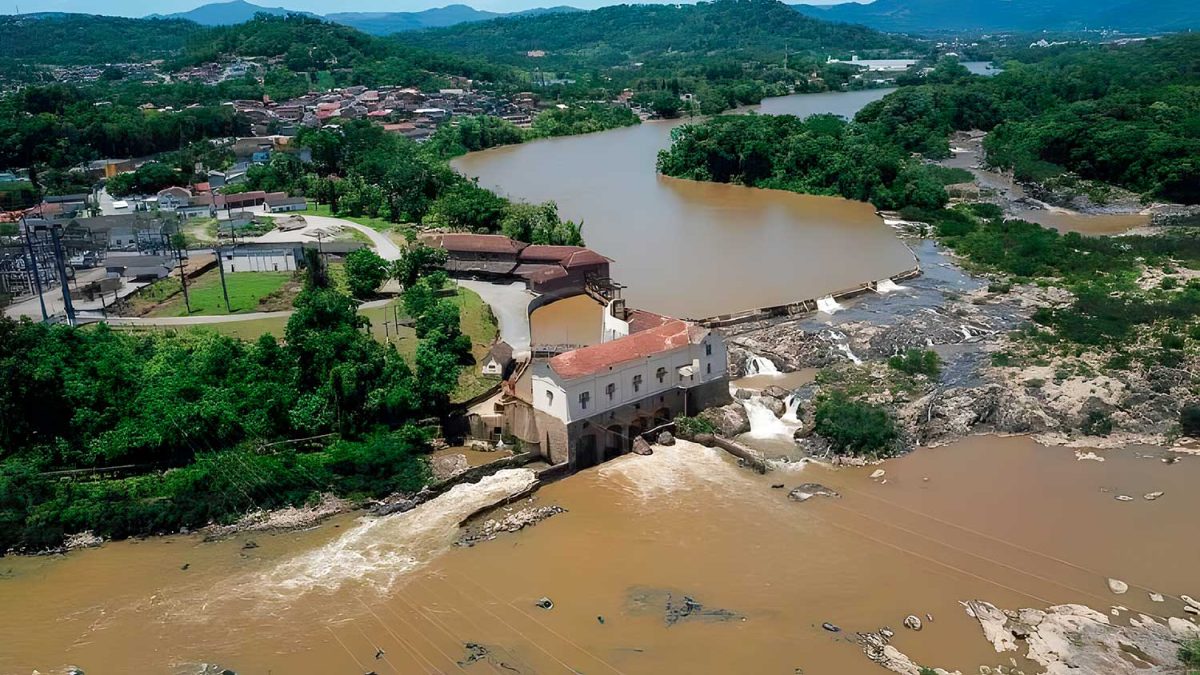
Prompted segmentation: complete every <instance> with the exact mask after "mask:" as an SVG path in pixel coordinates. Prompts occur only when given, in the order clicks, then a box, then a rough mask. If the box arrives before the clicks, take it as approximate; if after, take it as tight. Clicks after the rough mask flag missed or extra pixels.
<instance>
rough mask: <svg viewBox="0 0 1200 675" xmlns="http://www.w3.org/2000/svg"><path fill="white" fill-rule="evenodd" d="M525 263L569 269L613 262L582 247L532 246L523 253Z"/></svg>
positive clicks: (522, 257) (522, 258)
mask: <svg viewBox="0 0 1200 675" xmlns="http://www.w3.org/2000/svg"><path fill="white" fill-rule="evenodd" d="M521 260H522V261H525V262H556V263H558V264H560V265H562V266H563V267H565V268H567V269H572V268H574V267H581V266H585V265H599V264H605V263H610V262H612V261H611V260H609V259H608V258H605V257H604V256H602V255H600V254H599V253H596V252H595V251H593V250H591V249H587V248H583V247H582V246H548V245H545V244H530V245H529V246H526V247H525V249H524V250H522V251H521Z"/></svg>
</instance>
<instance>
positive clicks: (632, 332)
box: [432, 234, 729, 470]
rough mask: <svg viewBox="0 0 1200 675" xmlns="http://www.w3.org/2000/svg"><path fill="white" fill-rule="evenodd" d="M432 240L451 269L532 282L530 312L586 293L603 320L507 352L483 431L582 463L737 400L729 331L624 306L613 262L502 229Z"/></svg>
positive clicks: (553, 459) (480, 421)
mask: <svg viewBox="0 0 1200 675" xmlns="http://www.w3.org/2000/svg"><path fill="white" fill-rule="evenodd" d="M432 243H434V245H436V246H439V247H441V248H444V249H445V250H446V252H447V254H448V260H447V262H446V270H447V272H449V273H450V274H451V275H452V276H455V277H458V278H471V279H476V280H486V281H489V282H498V283H501V284H505V285H509V284H512V283H513V282H516V281H520V282H524V284H525V287H526V289H527V293H528V300H522V301H521V302H522V303H524V305H525V306H524V307H522V310H523V311H524V312H526V313H527V314H531V313H532V312H533V311H534V310H535V309H538V308H540V307H544V306H546V305H548V304H550V303H553V302H558V301H562V300H565V299H568V298H576V297H578V296H586V297H588V298H590V299H591V301H593V302H595V309H596V312H597V315H598V317H599V318H598V320H597V323H598V324H599V325H598V326H597V334H596V337H597V339H598V342H597V343H596V344H589V345H586V346H579V345H545V344H542V345H539V344H530V348H529V349H526V350H521V349H512V350H511V351H508V350H502V351H505V353H509V354H511V355H512V364H513V365H512V366H510V367H507V368H505V369H504V371H505V372H504V373H503V377H504V381H503V383H502V385H501V392H500V394H499V395H498V396H496V397H494V398H492V399H489V400H488V401H486V402H485V403H484V404H483V405H482V406H477V407H476V408H473V409H472V411H471V413H469V414H468V416H467V417H468V419H467V422H468V425H469V427H470V430H471V435H472V436H473V437H474V438H476V439H486V440H497V439H499V438H502V437H515V438H517V439H519V440H520V441H521V444H522V446H523V447H524V449H526V450H529V451H536V452H537V453H538V454H540V455H541V456H542V457H543V458H544V459H545V460H546V461H548V462H550V463H551V464H556V465H557V464H564V463H567V464H569V466H570V467H571V469H572V470H575V469H582V468H585V467H588V466H593V465H595V464H598V463H600V462H603V461H605V460H608V459H611V458H613V457H616V456H618V455H621V454H623V453H626V452H629V451H630V450H631V449H632V448H633V444H634V440H635V439H636V438H637V437H638V436H640V435H643V434H647V433H649V432H651V431H652V430H654V429H656V428H657V427H660V426H662V425H664V424H667V423H669V422H670V421H671V420H673V419H674V418H675V417H676V416H678V415H695V414H696V413H698V412H700V411H702V410H704V409H705V408H707V407H709V406H712V405H721V404H724V403H727V402H728V401H729V375H728V372H727V370H728V366H727V363H728V354H727V351H726V347H725V341H724V339H723V338H722V336H721V334H720V333H719V332H717V331H714V330H710V329H708V328H704V327H702V326H700V325H697V324H695V323H691V322H688V321H683V320H681V319H674V318H670V317H665V316H661V315H658V314H654V313H651V312H646V311H642V310H632V309H629V308H627V307H626V306H625V301H624V300H623V299H622V298H621V297H620V295H621V286H620V284H617V283H615V282H614V281H612V279H610V278H609V276H608V268H609V263H610V262H611V261H610V260H609V259H608V258H605V257H604V256H602V255H600V254H598V253H596V252H594V251H592V250H590V249H587V248H583V247H579V246H540V245H527V244H524V243H521V242H516V241H513V240H512V239H509V238H508V237H504V236H501V235H476V234H445V235H441V236H440V237H437V238H436V239H435V240H433V242H432ZM494 351H495V350H494ZM495 366H496V364H495V363H492V362H491V361H489V362H488V363H487V364H485V367H493V368H494V367H495Z"/></svg>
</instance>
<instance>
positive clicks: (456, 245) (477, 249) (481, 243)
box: [441, 232, 525, 255]
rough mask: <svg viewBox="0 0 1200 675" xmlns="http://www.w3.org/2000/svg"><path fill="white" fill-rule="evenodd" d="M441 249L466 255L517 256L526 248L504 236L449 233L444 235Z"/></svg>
mask: <svg viewBox="0 0 1200 675" xmlns="http://www.w3.org/2000/svg"><path fill="white" fill-rule="evenodd" d="M441 247H442V248H444V249H446V250H447V251H461V252H464V253H507V254H512V255H516V254H517V253H519V252H520V251H521V249H522V248H524V247H525V244H522V243H521V242H519V241H513V240H512V239H509V238H508V237H506V236H504V235H502V234H460V233H454V232H451V233H448V234H443V235H442V240H441Z"/></svg>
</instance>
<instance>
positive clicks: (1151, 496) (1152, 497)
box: [1142, 490, 1164, 502]
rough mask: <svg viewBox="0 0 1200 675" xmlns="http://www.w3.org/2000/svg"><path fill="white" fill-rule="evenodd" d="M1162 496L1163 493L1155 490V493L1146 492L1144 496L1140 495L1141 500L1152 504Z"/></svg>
mask: <svg viewBox="0 0 1200 675" xmlns="http://www.w3.org/2000/svg"><path fill="white" fill-rule="evenodd" d="M1163 494H1164V493H1163V491H1162V490H1157V491H1155V492H1147V493H1146V494H1144V495H1142V499H1145V500H1146V501H1150V502H1152V501H1154V500H1155V499H1158V498H1159V497H1161V496H1163Z"/></svg>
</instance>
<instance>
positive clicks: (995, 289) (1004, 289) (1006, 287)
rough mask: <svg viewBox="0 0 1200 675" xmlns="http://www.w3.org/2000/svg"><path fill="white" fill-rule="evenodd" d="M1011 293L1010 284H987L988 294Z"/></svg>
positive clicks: (994, 282) (995, 282) (996, 282)
mask: <svg viewBox="0 0 1200 675" xmlns="http://www.w3.org/2000/svg"><path fill="white" fill-rule="evenodd" d="M1011 291H1012V284H1011V283H1009V282H999V281H993V282H992V283H990V284H988V293H1001V294H1004V293H1009V292H1011Z"/></svg>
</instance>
